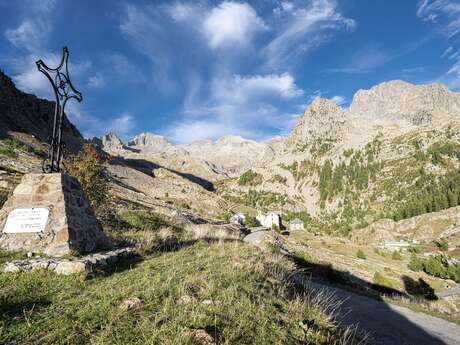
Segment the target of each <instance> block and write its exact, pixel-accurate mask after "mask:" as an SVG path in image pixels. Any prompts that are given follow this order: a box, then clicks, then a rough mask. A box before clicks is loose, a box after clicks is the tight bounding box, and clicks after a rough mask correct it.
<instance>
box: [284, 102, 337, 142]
mask: <svg viewBox="0 0 460 345" xmlns="http://www.w3.org/2000/svg"><path fill="white" fill-rule="evenodd" d="M343 124H344V110H343V109H342V108H341V107H340V106H339V105H337V104H336V103H335V102H334V101H332V100H330V99H325V98H321V97H315V98H314V99H313V101H312V103H311V104H310V105H309V106H308V108H307V110H306V111H305V113H304V114H303V115H302V116H301V117H299V119H298V120H297V123H296V125H295V126H294V128H293V130H292V132H291V134H290V136H289V138H288V143H289V144H300V143H307V142H311V141H313V140H315V139H319V138H321V139H326V140H337V139H340V138H341V137H342V135H341V128H342V126H343Z"/></svg>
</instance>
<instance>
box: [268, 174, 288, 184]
mask: <svg viewBox="0 0 460 345" xmlns="http://www.w3.org/2000/svg"><path fill="white" fill-rule="evenodd" d="M271 181H272V182H278V183H281V184H286V183H287V178H286V177H283V176H281V175H275V176H273V178H272V179H271Z"/></svg>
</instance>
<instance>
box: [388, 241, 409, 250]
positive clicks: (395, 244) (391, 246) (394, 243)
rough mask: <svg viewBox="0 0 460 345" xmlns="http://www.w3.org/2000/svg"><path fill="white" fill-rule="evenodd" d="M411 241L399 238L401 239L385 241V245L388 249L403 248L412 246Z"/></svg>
mask: <svg viewBox="0 0 460 345" xmlns="http://www.w3.org/2000/svg"><path fill="white" fill-rule="evenodd" d="M410 246H411V243H409V242H407V241H404V240H399V241H385V242H384V243H383V247H384V248H387V249H401V248H407V247H410Z"/></svg>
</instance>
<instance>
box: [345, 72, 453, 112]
mask: <svg viewBox="0 0 460 345" xmlns="http://www.w3.org/2000/svg"><path fill="white" fill-rule="evenodd" d="M348 112H349V114H350V115H352V116H358V117H362V116H364V117H367V118H382V117H387V118H388V117H390V118H391V117H394V118H402V117H409V118H411V119H412V116H414V115H417V114H420V113H430V114H431V113H435V112H442V113H445V114H450V115H458V114H460V94H458V93H454V92H451V91H449V90H448V88H447V86H445V85H443V84H427V85H414V84H411V83H408V82H405V81H402V80H394V81H388V82H384V83H381V84H379V85H376V86H374V87H372V88H371V89H369V90H359V91H358V92H356V94H355V95H354V97H353V102H352V104H351V106H350V108H349V111H348Z"/></svg>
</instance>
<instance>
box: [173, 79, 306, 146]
mask: <svg viewBox="0 0 460 345" xmlns="http://www.w3.org/2000/svg"><path fill="white" fill-rule="evenodd" d="M195 94H196V92H195ZM303 94H304V91H303V90H302V89H300V88H299V87H298V86H297V85H296V84H295V80H294V78H293V77H292V76H291V75H289V74H287V73H285V74H281V75H276V74H270V75H254V76H240V75H233V76H228V77H222V78H219V79H215V80H213V81H212V82H211V85H210V94H209V96H207V97H204V98H203V99H200V100H198V101H196V100H195V101H194V102H193V103H191V102H189V103H187V104H186V107H185V108H184V115H185V119H184V120H183V121H180V122H177V123H174V124H173V126H171V127H170V128H169V129H167V130H166V133H165V134H166V135H167V136H168V137H169V138H170V139H171V140H173V141H175V142H190V141H194V140H200V139H206V138H213V139H215V138H218V137H220V136H222V135H230V134H237V135H241V136H245V137H249V138H253V139H264V138H265V137H264V136H266V135H267V133H268V132H270V131H271V132H273V131H275V130H279V129H280V128H283V129H284V127H285V123H286V121H290V120H289V119H290V116H289V115H287V114H285V113H284V112H283V111H282V110H280V107H279V106H280V105H281V104H285V103H286V102H292V101H293V100H294V101H295V100H296V99H297V98H299V97H301V96H302V95H303ZM294 104H296V103H294Z"/></svg>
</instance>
